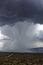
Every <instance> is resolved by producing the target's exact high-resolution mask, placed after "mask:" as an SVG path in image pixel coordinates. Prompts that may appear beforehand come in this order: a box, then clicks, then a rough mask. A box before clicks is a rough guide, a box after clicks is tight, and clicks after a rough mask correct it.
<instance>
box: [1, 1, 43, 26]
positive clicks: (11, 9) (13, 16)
mask: <svg viewBox="0 0 43 65" xmlns="http://www.w3.org/2000/svg"><path fill="white" fill-rule="evenodd" d="M40 4H41V5H40ZM42 6H43V3H42V0H40V1H39V0H35V1H34V0H0V25H3V24H10V23H11V24H13V23H14V21H15V22H16V21H17V20H24V19H26V18H30V19H32V20H35V21H34V22H39V23H43V22H42V21H43V7H42ZM40 21H41V22H40Z"/></svg>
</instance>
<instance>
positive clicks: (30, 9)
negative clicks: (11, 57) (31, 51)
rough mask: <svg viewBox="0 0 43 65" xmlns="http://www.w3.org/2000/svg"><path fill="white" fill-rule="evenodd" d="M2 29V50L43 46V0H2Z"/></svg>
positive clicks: (0, 46) (0, 10)
mask: <svg viewBox="0 0 43 65" xmlns="http://www.w3.org/2000/svg"><path fill="white" fill-rule="evenodd" d="M0 31H1V33H2V34H3V35H4V36H3V37H5V36H8V38H9V40H7V41H6V42H5V40H4V41H3V40H2V42H0V51H17V49H18V50H19V51H25V50H26V49H27V48H34V47H43V0H0ZM2 34H0V39H1V36H2ZM3 39H4V38H3Z"/></svg>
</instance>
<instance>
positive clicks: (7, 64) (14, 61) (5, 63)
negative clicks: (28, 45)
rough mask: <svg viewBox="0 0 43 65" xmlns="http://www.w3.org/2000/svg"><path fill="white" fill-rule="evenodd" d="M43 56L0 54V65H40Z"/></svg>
mask: <svg viewBox="0 0 43 65" xmlns="http://www.w3.org/2000/svg"><path fill="white" fill-rule="evenodd" d="M42 64H43V54H41V53H40V54H38V53H36V54H35V53H1V52H0V65H42Z"/></svg>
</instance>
